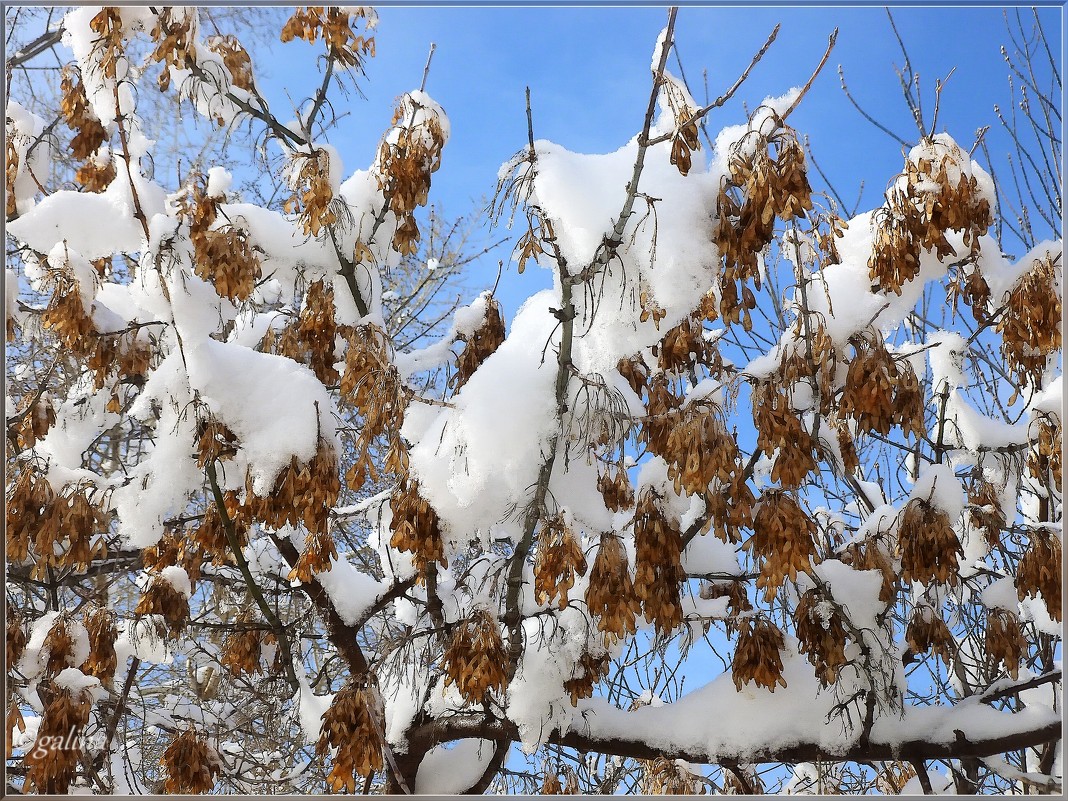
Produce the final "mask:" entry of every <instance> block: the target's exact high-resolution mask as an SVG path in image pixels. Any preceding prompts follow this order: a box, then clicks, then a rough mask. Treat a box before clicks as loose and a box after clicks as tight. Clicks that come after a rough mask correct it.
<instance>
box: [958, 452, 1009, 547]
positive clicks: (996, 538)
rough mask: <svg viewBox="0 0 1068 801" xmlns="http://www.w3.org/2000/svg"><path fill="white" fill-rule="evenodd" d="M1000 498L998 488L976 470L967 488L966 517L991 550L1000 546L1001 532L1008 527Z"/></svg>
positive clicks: (980, 471)
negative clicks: (967, 508) (980, 532)
mask: <svg viewBox="0 0 1068 801" xmlns="http://www.w3.org/2000/svg"><path fill="white" fill-rule="evenodd" d="M1000 497H1001V491H1000V488H999V487H997V486H995V485H994V484H992V483H991V482H989V481H987V480H986V479H984V478H983V473H982V470H979V469H976V471H975V472H974V473H973V475H972V482H971V485H970V486H969V487H968V507H969V511H968V515H969V517H970V519H971V524H972V527H973V528H976V529H978V530H979V531H982V532H983V537H984V538H985V539H986V544H987V547H988V548H990V549H991V550H993V549H994V548H997V547H998V546H999V545H1000V544H1001V532H1002V531H1004V530H1005V527H1006V526H1007V525H1008V520H1007V519H1006V517H1005V512H1004V511H1002V509H1001V502H1000Z"/></svg>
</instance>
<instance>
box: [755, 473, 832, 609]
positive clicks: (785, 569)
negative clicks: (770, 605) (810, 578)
mask: <svg viewBox="0 0 1068 801" xmlns="http://www.w3.org/2000/svg"><path fill="white" fill-rule="evenodd" d="M815 536H816V523H815V521H814V520H813V519H812V518H811V517H809V516H808V515H807V514H805V512H804V510H803V509H802V508H801V507H800V506H799V505H798V503H797V501H796V500H795V499H794V498H793V496H792V495H790V494H789V493H787V492H785V491H783V490H768V491H767V492H765V493H764V494H763V495H762V496H761V498H760V503H758V504H757V508H756V513H755V514H754V516H753V536H752V537H750V538H749V540H748V541H747V542H746V543H745V545H744V546H743V547H744V548H745V549H746V550H747V551H749V552H750V554H751V555H752V557H753V559H754V560H758V559H759V560H762V561H761V565H760V576H759V577H758V578H757V581H756V586H757V589H763V590H764V597H765V599H767V600H768V601H770V600H772V599H773V598H774V597H775V595H776V593H777V592H778V591H779V588H780V587H782V585H783V583H784V582H785V581H786V579H787V578H789V579H790V581H797V574H798V572H799V571H801V572H806V573H807V572H810V571H811V570H812V566H813V565H814V564H818V563H819V561H820V558H819V554H818V553H817V552H816V542H815Z"/></svg>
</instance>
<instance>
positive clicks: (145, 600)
mask: <svg viewBox="0 0 1068 801" xmlns="http://www.w3.org/2000/svg"><path fill="white" fill-rule="evenodd" d="M134 614H135V615H138V616H140V615H160V616H161V617H162V618H163V620H164V622H165V623H166V624H167V631H168V634H169V635H170V636H171V637H175V638H176V637H178V636H179V635H181V633H182V632H183V631H184V630H185V626H186V624H187V623H188V622H189V598H187V597H186V596H185V594H184V593H182V592H181V591H180V590H179V589H178V588H177V587H175V586H174V585H173V584H171V582H170V581H168V580H167V579H166V578H165V577H164V574H163V573H155V574H153V575H152V576H151V578H150V579H149V582H148V585H147V586H146V587H145V589H144V590H142V591H141V597H140V598H139V599H138V601H137V607H136V608H135V609H134Z"/></svg>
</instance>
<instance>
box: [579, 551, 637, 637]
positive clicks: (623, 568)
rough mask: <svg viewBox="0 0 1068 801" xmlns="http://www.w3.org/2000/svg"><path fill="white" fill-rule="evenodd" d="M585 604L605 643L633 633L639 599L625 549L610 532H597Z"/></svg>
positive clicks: (635, 631) (635, 628)
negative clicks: (593, 617)
mask: <svg viewBox="0 0 1068 801" xmlns="http://www.w3.org/2000/svg"><path fill="white" fill-rule="evenodd" d="M586 606H587V608H588V610H589V613H590V614H591V615H594V616H596V617H597V630H598V631H600V632H601V633H602V634H604V640H605V645H612V644H613V643H615V642H618V641H620V640H623V639H626V637H627V636H628V635H631V634H635V633H637V630H638V629H637V626H636V625H635V621H634V619H635V617H637V615H638V613H639V612H640V611H641V602H640V601H639V600H638V597H637V595H635V593H634V583H633V582H632V581H631V578H630V565H629V563H628V560H627V550H626V548H624V547H623V541H622V540H621V539H620V538H619V537H617V536H615V535H614V534H608V533H605V534H602V535H601V545H600V547H599V548H598V549H597V556H596V557H595V558H594V560H593V570H592V571H591V572H590V581H589V584H587V585H586Z"/></svg>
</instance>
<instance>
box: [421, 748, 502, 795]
mask: <svg viewBox="0 0 1068 801" xmlns="http://www.w3.org/2000/svg"><path fill="white" fill-rule="evenodd" d="M493 748H494V744H493V741H492V740H480V739H470V740H458V741H457V742H455V743H453V744H451V745H450V746H444V745H439V746H437V747H435V748H432V749H430V751H428V752H427V754H426V756H424V757H423V761H422V762H420V763H419V771H418V772H417V773H416V775H415V788H414V789H413V792H414V793H415V794H416V795H422V794H431V793H432V794H434V795H438V794H445V795H450V794H459V793H462V792H464V791H465V790H468V789H470V788H471V787H473V786H474V784H475V782H477V781H478V780H479V778H480V777H481V776H482V774H483V773H485V771H486V768H487V767H489V763H490V759H491V758H492V757H493Z"/></svg>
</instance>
